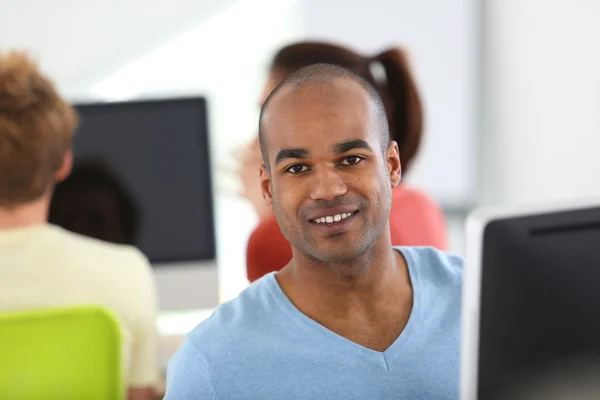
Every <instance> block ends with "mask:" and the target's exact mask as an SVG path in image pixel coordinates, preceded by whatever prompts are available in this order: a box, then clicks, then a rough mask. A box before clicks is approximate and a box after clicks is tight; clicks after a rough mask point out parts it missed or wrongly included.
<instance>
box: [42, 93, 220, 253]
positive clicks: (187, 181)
mask: <svg viewBox="0 0 600 400" xmlns="http://www.w3.org/2000/svg"><path fill="white" fill-rule="evenodd" d="M76 109H77V112H78V114H79V118H80V125H79V128H78V131H77V133H76V135H75V139H74V154H75V161H74V165H73V171H72V173H71V175H70V176H69V177H68V178H67V179H66V180H65V181H63V182H61V183H59V184H58V185H57V187H56V189H55V193H54V197H53V199H52V205H51V208H50V218H49V219H50V222H52V223H55V224H57V225H60V226H62V227H64V228H66V229H69V230H71V231H74V232H77V233H81V234H84V235H87V236H91V237H95V238H99V239H103V240H107V241H110V242H115V243H125V244H132V245H135V246H137V247H138V248H139V249H140V250H141V251H142V252H143V253H144V254H145V255H146V256H147V257H148V258H149V259H150V261H151V262H153V263H162V262H175V261H196V260H198V261H201V260H213V259H214V258H215V235H214V224H213V201H212V191H211V179H210V176H211V174H210V160H209V148H208V146H209V144H208V137H207V136H208V130H207V117H206V113H207V111H206V102H205V101H204V99H202V98H186V99H168V100H153V101H139V102H121V103H99V104H82V105H78V106H76Z"/></svg>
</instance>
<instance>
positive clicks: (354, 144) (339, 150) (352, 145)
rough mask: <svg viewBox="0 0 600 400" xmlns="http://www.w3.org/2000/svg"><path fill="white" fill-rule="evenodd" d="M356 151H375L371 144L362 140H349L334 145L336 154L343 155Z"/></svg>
mask: <svg viewBox="0 0 600 400" xmlns="http://www.w3.org/2000/svg"><path fill="white" fill-rule="evenodd" d="M354 149H365V150H369V151H373V149H372V148H371V146H369V144H368V143H367V142H366V141H364V140H361V139H356V140H348V141H346V142H341V143H337V144H334V145H333V152H334V153H336V154H343V153H346V152H348V151H350V150H354Z"/></svg>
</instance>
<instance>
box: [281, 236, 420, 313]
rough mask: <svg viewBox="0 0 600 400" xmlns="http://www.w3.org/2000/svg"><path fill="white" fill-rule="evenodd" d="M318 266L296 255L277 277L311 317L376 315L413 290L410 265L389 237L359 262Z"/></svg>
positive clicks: (358, 260)
mask: <svg viewBox="0 0 600 400" xmlns="http://www.w3.org/2000/svg"><path fill="white" fill-rule="evenodd" d="M318 264H319V263H317V262H315V261H308V260H306V259H305V258H304V257H296V256H294V258H292V261H291V262H290V264H289V265H288V266H286V267H285V268H284V269H282V270H281V271H280V272H279V273H278V274H277V279H278V282H279V283H280V285H281V287H282V289H283V290H284V292H285V293H286V295H288V297H289V298H290V300H291V301H292V302H293V303H294V304H296V306H298V308H300V309H301V310H302V311H305V312H306V313H307V314H311V313H314V314H323V315H326V314H327V313H329V312H331V313H335V315H336V316H337V317H342V318H343V317H344V315H348V316H349V317H350V316H351V315H355V314H356V313H359V314H365V315H369V314H370V315H375V314H377V313H378V311H381V308H384V307H385V306H386V304H389V303H390V301H394V299H395V298H396V297H397V296H399V295H400V296H403V295H405V293H402V292H406V291H409V292H410V291H411V286H410V278H409V276H408V270H407V267H406V262H405V260H404V258H403V257H402V255H401V254H400V253H399V252H397V251H395V250H394V249H393V248H392V245H391V241H390V238H389V235H386V234H384V235H382V237H380V238H379V240H378V241H377V242H376V243H375V244H374V245H373V246H372V248H371V249H368V250H367V251H366V252H365V253H364V254H363V255H361V256H360V257H358V258H357V259H354V260H351V261H348V262H345V263H340V264H325V263H321V264H320V265H318ZM404 289H406V290H404ZM411 293H412V292H411ZM309 316H310V315H309Z"/></svg>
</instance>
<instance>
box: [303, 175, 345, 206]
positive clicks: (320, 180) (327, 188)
mask: <svg viewBox="0 0 600 400" xmlns="http://www.w3.org/2000/svg"><path fill="white" fill-rule="evenodd" d="M312 179H313V182H312V185H311V193H310V198H311V199H312V200H333V199H335V198H336V197H338V196H343V195H344V194H346V192H347V191H348V187H347V186H346V183H345V182H344V180H343V179H342V177H341V176H340V174H339V172H338V171H337V170H336V169H335V168H321V169H319V170H316V171H314V173H313V176H312Z"/></svg>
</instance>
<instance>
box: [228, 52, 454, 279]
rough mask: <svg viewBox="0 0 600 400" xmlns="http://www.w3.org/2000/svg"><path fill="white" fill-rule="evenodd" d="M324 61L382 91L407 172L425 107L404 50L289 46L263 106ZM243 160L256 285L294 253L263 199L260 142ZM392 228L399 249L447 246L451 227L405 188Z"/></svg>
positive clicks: (251, 275)
mask: <svg viewBox="0 0 600 400" xmlns="http://www.w3.org/2000/svg"><path fill="white" fill-rule="evenodd" d="M319 63H327V64H333V65H338V66H341V67H344V68H347V69H349V70H350V71H352V72H354V73H355V74H357V75H358V76H360V77H362V78H364V79H365V80H366V81H367V82H369V83H370V84H371V85H373V87H375V88H376V89H377V91H378V92H379V95H380V96H381V97H382V99H383V102H384V106H385V111H386V115H387V119H388V125H389V129H390V139H391V140H393V141H395V142H396V143H397V144H398V148H399V152H400V162H401V168H402V173H403V174H406V173H407V172H408V171H409V170H410V167H411V165H412V163H413V161H414V159H415V156H416V155H417V152H418V150H419V146H420V144H421V140H422V133H423V107H422V103H421V98H420V95H419V91H418V89H417V86H416V83H415V80H414V78H413V74H412V72H411V69H410V66H409V63H408V60H407V57H406V54H405V52H404V51H403V50H402V49H401V48H396V47H394V48H390V49H387V50H385V51H383V52H381V53H379V54H376V55H374V56H370V57H369V56H364V55H361V54H358V53H357V52H354V51H352V50H350V49H348V48H346V47H343V46H341V45H337V44H333V43H327V42H298V43H293V44H290V45H288V46H285V47H283V48H281V49H280V50H279V51H278V52H277V53H276V54H275V56H274V57H273V59H272V61H271V66H270V72H269V77H268V81H267V84H266V85H265V88H264V91H263V93H262V95H261V98H260V103H261V104H262V103H263V102H264V100H265V99H266V98H267V96H268V95H269V94H270V93H271V91H272V90H273V89H274V88H275V87H276V86H277V85H278V84H279V83H280V82H282V81H283V80H284V79H285V78H286V77H287V76H288V75H290V74H291V73H293V72H295V71H297V70H299V69H301V68H303V67H306V66H309V65H313V64H319ZM378 71H379V72H382V73H381V74H377V72H378ZM378 75H382V76H378ZM240 159H241V165H240V168H239V175H240V178H241V181H242V184H243V195H244V196H245V197H246V198H247V199H248V200H249V201H250V202H251V203H252V205H253V207H254V208H255V210H256V212H257V214H258V216H259V218H260V222H259V224H258V226H257V227H256V228H255V229H254V231H253V232H252V234H251V236H250V238H249V241H248V246H247V249H246V261H247V276H248V279H249V280H250V281H251V282H253V281H255V280H257V279H259V278H261V277H262V276H264V275H265V274H268V273H269V272H272V271H278V270H279V269H281V268H282V267H283V266H284V265H286V264H287V263H288V262H289V260H290V259H291V258H292V249H291V246H290V244H289V243H288V242H287V240H286V239H285V238H284V237H283V234H282V233H281V230H280V228H279V225H278V223H277V220H276V219H275V216H274V214H273V211H272V210H271V209H270V207H268V206H267V204H266V203H265V201H264V199H263V195H262V192H261V189H260V185H259V174H258V171H259V168H260V165H262V163H263V159H262V156H261V152H260V144H259V142H258V138H256V139H255V140H253V141H252V142H251V144H250V145H248V146H247V147H246V148H245V149H244V151H243V152H242V155H241V157H240ZM390 230H391V237H392V244H393V245H396V246H400V245H402V246H432V247H435V248H438V249H440V250H446V247H447V238H446V223H445V219H444V215H443V213H442V211H441V209H440V208H439V206H438V205H437V204H436V203H435V202H434V201H433V200H432V199H431V198H430V197H429V196H427V195H426V194H424V193H422V192H420V191H417V190H415V189H412V188H409V187H407V186H405V185H402V184H401V185H399V186H398V187H397V188H395V189H394V191H393V199H392V209H391V213H390Z"/></svg>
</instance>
